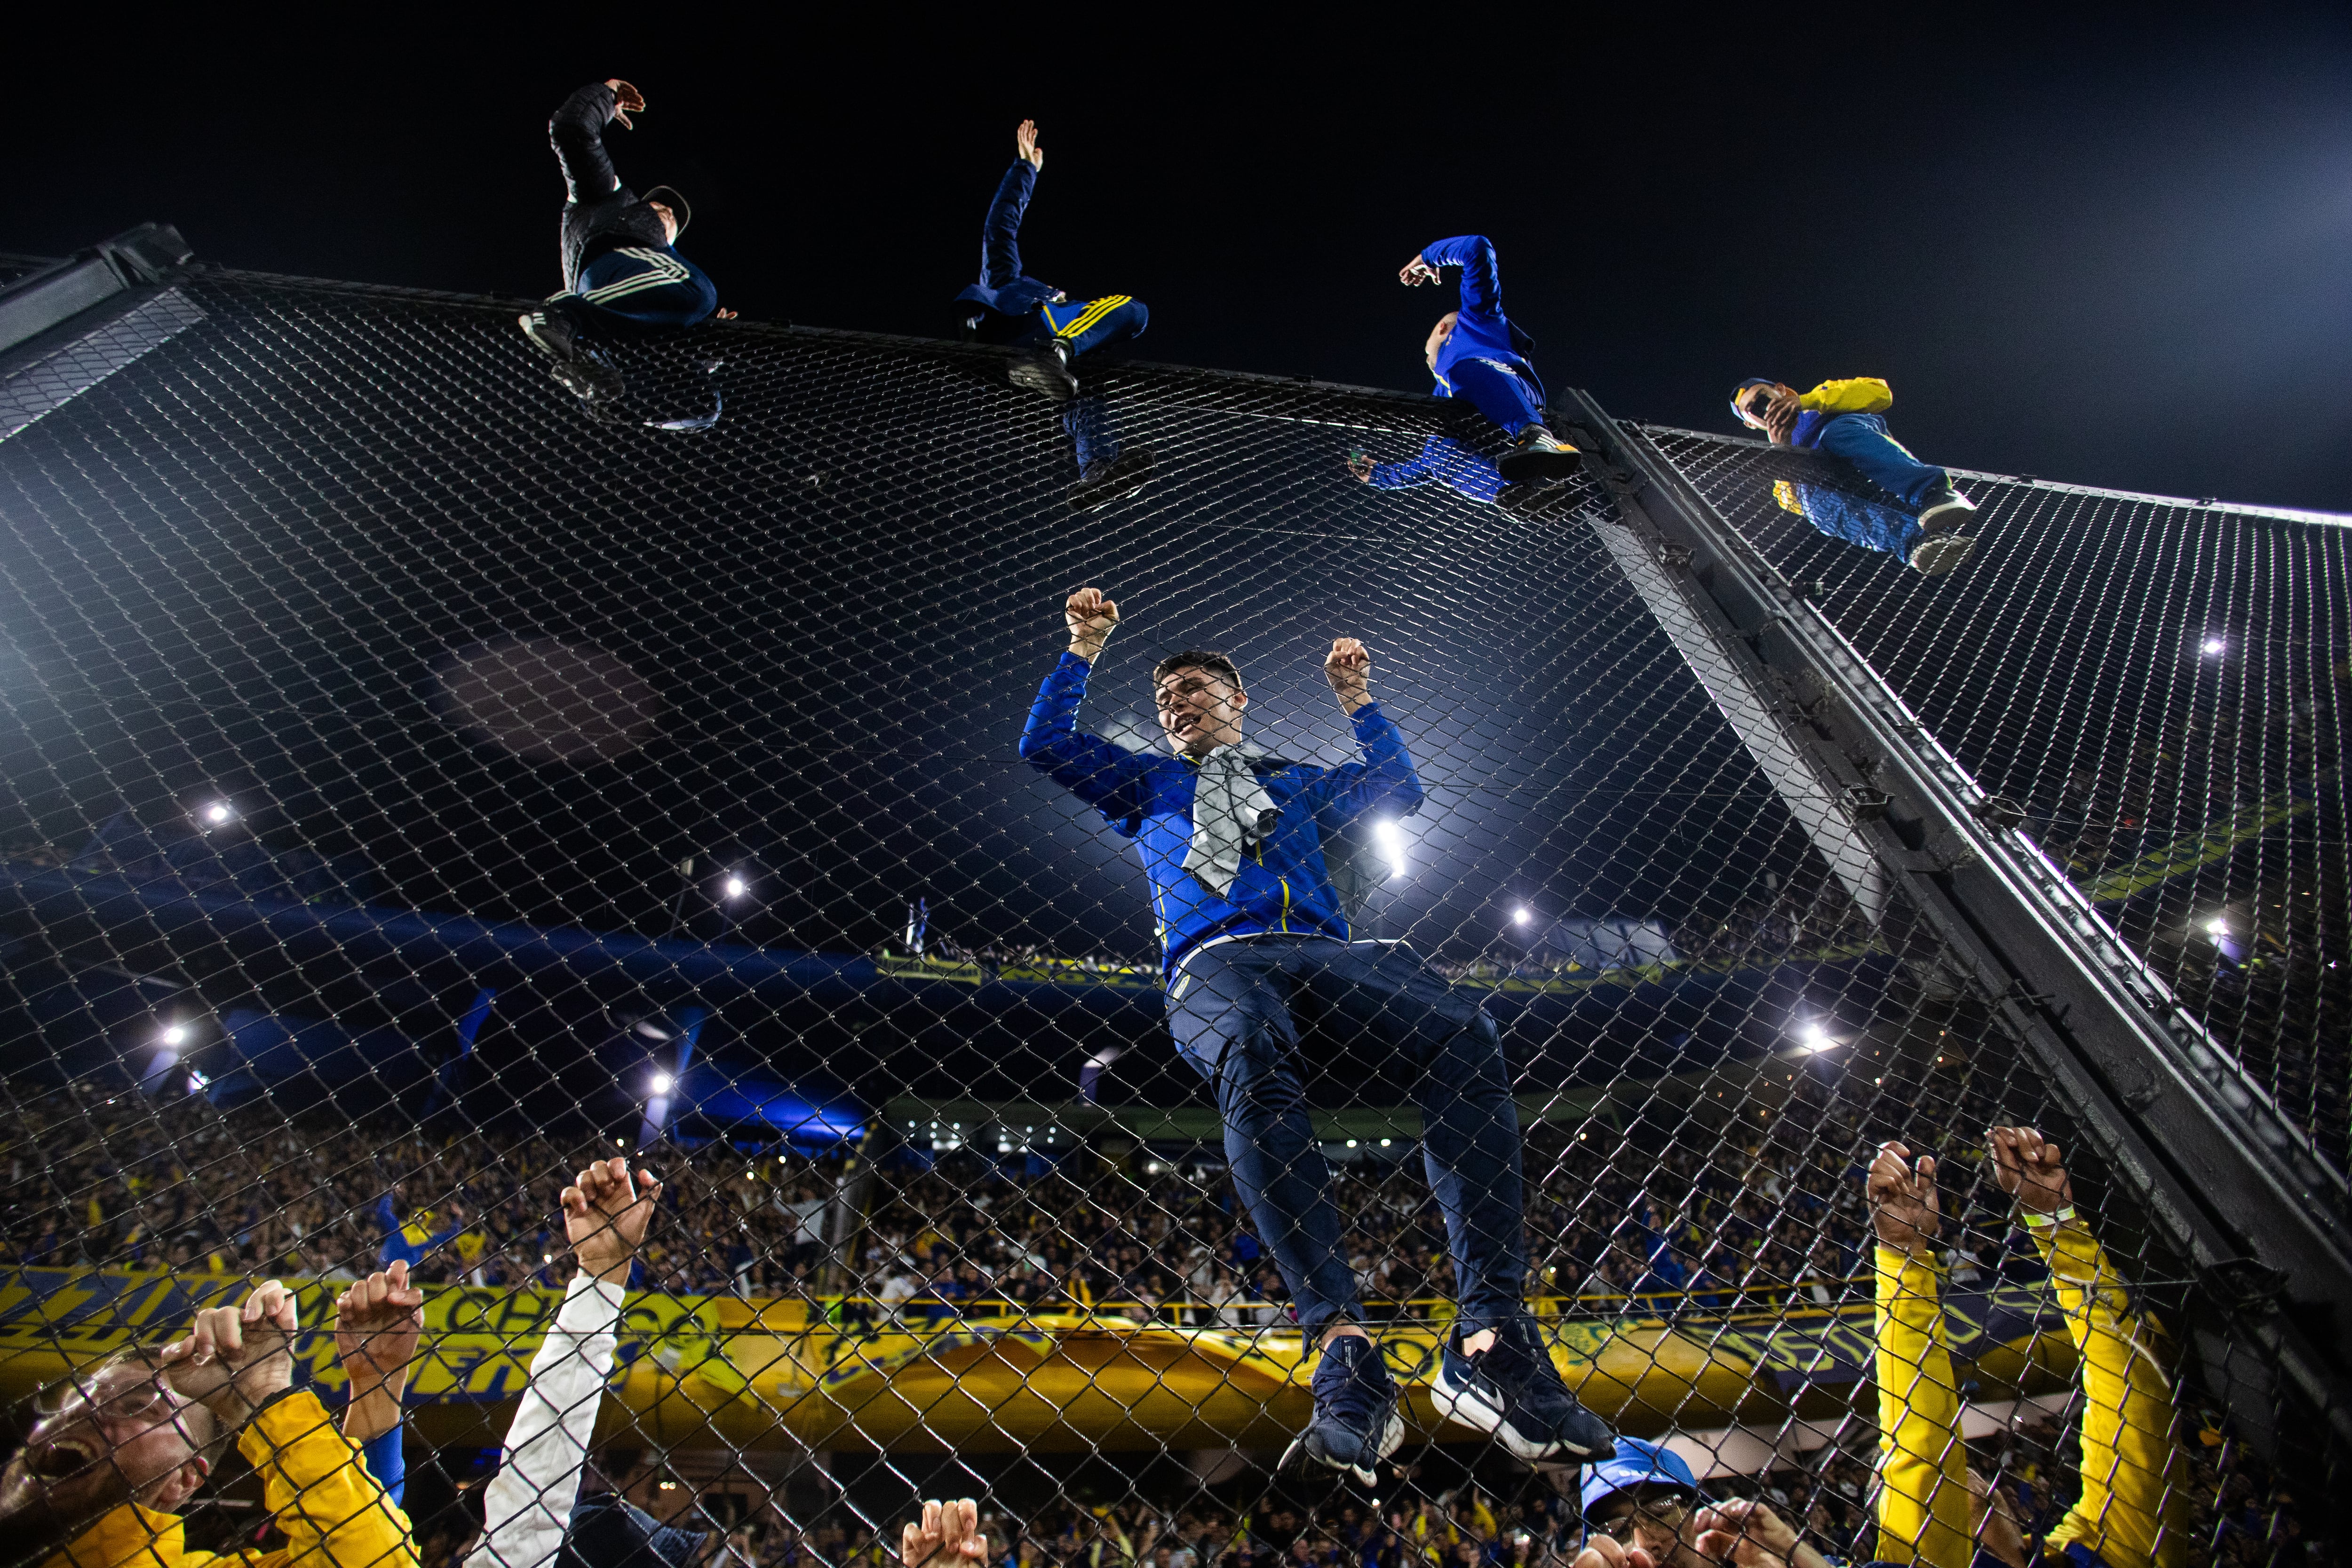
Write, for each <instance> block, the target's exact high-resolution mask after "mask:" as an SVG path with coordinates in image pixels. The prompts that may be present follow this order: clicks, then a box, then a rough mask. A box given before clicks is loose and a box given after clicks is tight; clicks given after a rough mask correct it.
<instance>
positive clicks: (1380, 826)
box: [1372, 816, 1405, 877]
mask: <svg viewBox="0 0 2352 1568" xmlns="http://www.w3.org/2000/svg"><path fill="white" fill-rule="evenodd" d="M1372 837H1374V838H1376V839H1378V840H1380V845H1381V854H1382V855H1385V856H1387V857H1388V862H1389V870H1390V872H1391V874H1393V875H1395V876H1399V877H1402V876H1403V875H1404V873H1405V856H1404V829H1403V828H1402V827H1400V826H1397V824H1396V823H1395V821H1394V820H1392V819H1391V818H1389V817H1385V816H1383V817H1381V819H1380V820H1379V821H1378V822H1375V823H1373V824H1372Z"/></svg>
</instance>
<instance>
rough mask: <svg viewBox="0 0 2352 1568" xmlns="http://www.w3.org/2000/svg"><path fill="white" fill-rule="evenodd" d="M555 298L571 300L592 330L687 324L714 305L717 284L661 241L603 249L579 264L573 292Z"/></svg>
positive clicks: (703, 317)
mask: <svg viewBox="0 0 2352 1568" xmlns="http://www.w3.org/2000/svg"><path fill="white" fill-rule="evenodd" d="M556 298H557V299H558V300H566V301H574V302H576V304H575V307H574V308H575V309H580V310H584V312H585V320H586V321H587V322H588V323H589V326H590V329H591V330H592V331H595V330H604V331H622V332H628V331H650V330H652V329H654V328H657V327H690V326H693V325H694V324H695V323H696V322H697V321H703V320H706V319H707V318H709V315H710V312H712V311H713V310H717V309H719V289H718V286H717V285H716V284H714V283H712V282H711V281H710V279H709V278H708V277H706V276H705V275H704V273H703V270H702V268H699V267H697V266H696V265H695V264H694V263H693V262H691V261H688V259H687V258H685V257H683V256H680V255H679V254H678V253H677V251H675V250H672V249H671V248H670V247H667V246H666V245H664V246H649V245H630V246H624V247H621V248H620V249H618V250H608V251H606V252H605V253H604V255H602V256H600V257H598V258H596V259H595V260H593V261H592V262H590V263H589V264H588V265H587V266H585V267H583V268H581V269H580V288H579V290H578V291H577V292H576V293H571V294H559V295H557V296H556Z"/></svg>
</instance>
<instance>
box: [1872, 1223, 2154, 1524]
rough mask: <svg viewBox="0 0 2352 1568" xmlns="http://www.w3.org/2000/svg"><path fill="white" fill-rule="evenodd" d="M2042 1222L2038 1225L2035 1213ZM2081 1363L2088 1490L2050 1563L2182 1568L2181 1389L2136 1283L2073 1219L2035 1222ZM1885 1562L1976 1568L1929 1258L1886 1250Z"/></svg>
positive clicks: (1882, 1283)
mask: <svg viewBox="0 0 2352 1568" xmlns="http://www.w3.org/2000/svg"><path fill="white" fill-rule="evenodd" d="M2037 1220H2038V1216H2037ZM2027 1228H2028V1230H2030V1231H2031V1232H2032V1237H2033V1241H2034V1245H2035V1247H2038V1248H2039V1249H2040V1250H2041V1253H2042V1261H2043V1262H2045V1263H2046V1264H2048V1265H2049V1267H2050V1278H2051V1284H2052V1286H2053V1289H2055V1290H2056V1291H2057V1295H2058V1302H2059V1306H2060V1308H2061V1309H2062V1310H2063V1311H2064V1312H2065V1314H2066V1327H2067V1331H2068V1332H2069V1334H2071V1335H2072V1336H2073V1338H2074V1348H2075V1350H2076V1352H2079V1354H2080V1356H2081V1358H2082V1382H2083V1415H2082V1447H2083V1491H2082V1496H2081V1497H2080V1498H2079V1499H2078V1500H2076V1501H2075V1503H2074V1507H2073V1508H2071V1509H2069V1510H2067V1511H2066V1517H2065V1518H2064V1519H2063V1520H2062V1521H2059V1523H2058V1525H2057V1527H2056V1528H2055V1529H2053V1531H2051V1532H2050V1533H2049V1535H2048V1536H2046V1537H2045V1538H2044V1539H2043V1541H2042V1553H2043V1555H2044V1556H2045V1557H2047V1558H2050V1559H2053V1560H2056V1561H2059V1562H2067V1561H2071V1562H2072V1563H2075V1564H2078V1565H2079V1564H2082V1563H2085V1562H2086V1561H2089V1562H2095V1563H2104V1564H2105V1568H2179V1564H2181V1563H2185V1562H2187V1560H2188V1552H2189V1535H2188V1532H2187V1525H2186V1522H2185V1518H2184V1515H2183V1512H2182V1505H2183V1504H2184V1503H2185V1501H2186V1499H2187V1495H2188V1494H2187V1491H2186V1485H2187V1481H2188V1460H2187V1458H2186V1457H2185V1456H2184V1455H2183V1454H2182V1453H2181V1452H2180V1450H2179V1446H2178V1445H2177V1444H2175V1443H2174V1441H2173V1436H2172V1432H2173V1408H2172V1381H2171V1378H2170V1376H2169V1375H2168V1373H2167V1372H2166V1371H2165V1369H2164V1366H2163V1363H2161V1362H2160V1361H2159V1360H2158V1357H2157V1353H2156V1346H2155V1344H2154V1342H2153V1334H2152V1331H2151V1330H2150V1328H2149V1326H2148V1325H2147V1323H2146V1322H2145V1321H2142V1320H2141V1319H2140V1317H2139V1316H2138V1315H2137V1313H2135V1312H2134V1311H2133V1310H2132V1304H2131V1299H2130V1290H2129V1287H2128V1286H2127V1285H2126V1283H2125V1281H2124V1279H2123V1276H2122V1275H2121V1274H2119V1273H2117V1272H2116V1268H2115V1266H2114V1264H2113V1263H2112V1262H2111V1261H2110V1260H2109V1259H2108V1258H2107V1255H2106V1252H2105V1249H2104V1248H2102V1247H2100V1246H2099V1243H2098V1239H2097V1238H2096V1237H2094V1236H2092V1235H2091V1233H2090V1230H2089V1228H2088V1227H2087V1226H2084V1224H2083V1222H2082V1221H2081V1220H2080V1219H2079V1218H2077V1217H2075V1216H2074V1214H2073V1212H2072V1211H2071V1210H2070V1211H2067V1212H2066V1213H2065V1214H2064V1215H2062V1216H2061V1217H2060V1218H2059V1219H2058V1220H2057V1221H2056V1222H2054V1223H2031V1224H2029V1225H2028V1226H2027ZM1876 1261H1877V1303H1878V1310H1877V1329H1878V1346H1877V1374H1878V1426H1879V1432H1880V1434H1881V1436H1880V1438H1879V1450H1880V1460H1879V1492H1878V1531H1879V1535H1878V1553H1877V1554H1878V1556H1879V1558H1880V1559H1882V1560H1884V1561H1886V1562H1892V1563H1921V1564H1926V1565H1927V1568H1969V1561H1970V1559H1971V1556H1972V1555H1973V1543H1972V1542H1971V1539H1970V1537H1971V1534H1972V1523H1973V1520H1972V1511H1971V1504H1970V1500H1969V1476H1968V1451H1967V1449H1966V1448H1965V1447H1963V1445H1962V1443H1961V1438H1960V1397H1959V1391H1958V1384H1956V1383H1955V1382H1954V1380H1953V1375H1952V1358H1951V1347H1950V1342H1949V1341H1948V1337H1947V1335H1946V1332H1945V1328H1944V1315H1943V1300H1942V1295H1941V1283H1942V1282H1941V1277H1940V1274H1939V1271H1938V1270H1937V1268H1936V1267H1935V1266H1934V1265H1933V1264H1931V1263H1927V1262H1923V1261H1921V1260H1920V1259H1918V1258H1912V1257H1909V1256H1908V1255H1906V1254H1904V1253H1900V1252H1893V1251H1890V1250H1888V1249H1887V1248H1885V1247H1879V1248H1877V1249H1876Z"/></svg>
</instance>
